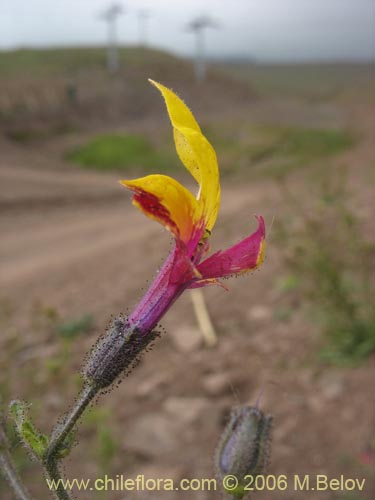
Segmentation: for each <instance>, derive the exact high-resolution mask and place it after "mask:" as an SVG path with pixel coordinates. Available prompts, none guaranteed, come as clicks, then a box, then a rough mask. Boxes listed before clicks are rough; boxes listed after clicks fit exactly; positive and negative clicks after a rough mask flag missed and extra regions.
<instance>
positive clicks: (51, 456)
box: [42, 383, 100, 500]
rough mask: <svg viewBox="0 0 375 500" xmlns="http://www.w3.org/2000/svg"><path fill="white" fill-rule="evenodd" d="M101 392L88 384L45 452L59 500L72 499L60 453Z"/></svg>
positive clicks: (44, 464)
mask: <svg viewBox="0 0 375 500" xmlns="http://www.w3.org/2000/svg"><path fill="white" fill-rule="evenodd" d="M99 390H100V388H98V387H97V386H95V385H92V384H87V383H86V385H85V386H84V387H83V389H82V391H81V393H80V394H79V396H78V398H77V400H76V401H75V403H74V405H73V407H72V408H71V410H70V411H69V412H68V413H66V415H65V416H64V417H63V418H62V422H61V424H59V425H58V426H57V427H56V429H55V431H54V432H53V434H52V437H51V440H50V443H49V445H48V447H47V449H46V451H45V454H44V457H43V460H42V463H43V466H44V468H45V471H46V474H47V476H48V478H49V479H50V483H51V485H53V486H54V488H55V489H54V494H55V497H56V498H58V499H59V500H71V499H72V496H71V494H70V492H69V491H67V490H66V489H65V488H64V484H63V480H62V476H61V474H60V471H59V461H60V459H61V458H62V456H61V454H60V452H61V451H62V449H63V448H64V446H65V444H66V439H67V438H68V436H69V434H70V433H71V431H72V430H73V429H74V427H75V425H76V424H77V422H78V420H79V419H80V417H81V416H82V414H83V412H84V411H85V410H86V408H87V407H88V406H89V404H90V403H91V401H92V400H93V399H94V397H95V396H96V394H97V393H98V392H99Z"/></svg>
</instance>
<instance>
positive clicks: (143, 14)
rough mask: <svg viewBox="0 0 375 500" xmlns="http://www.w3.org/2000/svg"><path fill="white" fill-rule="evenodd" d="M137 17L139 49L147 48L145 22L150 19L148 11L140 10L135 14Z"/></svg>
mask: <svg viewBox="0 0 375 500" xmlns="http://www.w3.org/2000/svg"><path fill="white" fill-rule="evenodd" d="M137 17H138V36H139V45H140V46H141V47H146V46H147V22H148V20H149V19H150V11H149V10H147V9H140V10H139V11H138V12H137Z"/></svg>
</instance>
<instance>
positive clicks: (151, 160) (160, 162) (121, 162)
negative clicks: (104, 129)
mask: <svg viewBox="0 0 375 500" xmlns="http://www.w3.org/2000/svg"><path fill="white" fill-rule="evenodd" d="M66 159H68V160H69V161H72V162H74V163H77V164H79V165H81V166H83V167H89V168H95V169H98V170H134V169H138V170H139V169H144V171H147V172H148V173H149V172H150V171H151V170H152V171H154V172H160V171H168V170H170V169H171V168H172V169H173V167H174V166H175V165H176V162H177V158H176V157H175V156H172V155H171V154H170V153H169V152H168V151H166V150H164V149H163V148H162V149H161V150H159V149H158V148H156V147H154V146H153V145H152V144H151V143H150V142H149V141H148V140H147V139H145V138H144V137H142V136H138V135H120V134H108V135H107V134H106V135H100V136H97V137H95V138H94V139H92V140H90V141H89V142H88V143H87V144H85V145H83V146H81V147H79V148H77V149H75V150H73V151H70V152H69V153H68V154H67V155H66Z"/></svg>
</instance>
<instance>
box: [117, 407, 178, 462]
mask: <svg viewBox="0 0 375 500" xmlns="http://www.w3.org/2000/svg"><path fill="white" fill-rule="evenodd" d="M179 443H180V430H179V427H178V425H177V424H176V423H175V422H174V421H173V419H172V418H171V417H170V416H166V415H163V414H161V413H148V414H147V415H141V416H139V417H137V418H135V419H134V421H133V422H132V423H131V425H129V428H128V430H127V432H126V433H125V438H124V441H123V444H124V447H125V449H127V448H129V449H132V450H134V451H137V452H139V453H142V454H144V455H145V456H155V457H158V456H160V455H162V454H163V453H169V452H171V451H173V450H175V449H176V448H178V445H179Z"/></svg>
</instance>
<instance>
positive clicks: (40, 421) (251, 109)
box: [0, 84, 375, 500]
mask: <svg viewBox="0 0 375 500" xmlns="http://www.w3.org/2000/svg"><path fill="white" fill-rule="evenodd" d="M151 92H152V91H151ZM204 92H206V93H207V95H208V94H209V88H205V89H204ZM241 92H243V90H241ZM180 94H181V95H183V89H182V90H181V91H180ZM229 94H230V92H229ZM153 95H154V99H155V100H157V99H158V96H157V95H156V94H153ZM241 95H242V94H241ZM243 95H245V94H243ZM250 96H252V97H250ZM226 97H227V96H225V95H224V94H223V95H222V99H225V98H226ZM228 99H229V97H228ZM201 100H202V101H203V100H204V99H203V98H202V96H201ZM189 103H190V105H191V107H192V108H193V109H195V106H194V101H189ZM218 108H220V106H218ZM223 108H224V109H223V110H220V109H217V110H213V109H211V110H207V114H204V112H203V113H202V114H204V116H205V119H206V121H208V122H210V123H211V122H214V121H215V120H219V121H220V120H221V121H225V120H226V121H230V120H234V118H233V117H237V118H238V116H241V115H243V116H248V117H249V116H251V117H252V118H251V119H252V120H254V121H258V122H259V121H262V122H263V123H266V122H272V123H285V122H287V123H288V124H293V125H295V124H308V125H311V124H316V123H323V124H324V123H325V124H327V123H328V122H329V123H330V124H332V123H336V124H337V123H338V124H340V126H342V127H346V126H350V127H352V128H354V129H355V130H356V131H358V133H359V134H360V136H361V139H360V141H358V143H357V144H356V145H355V146H354V147H353V148H352V149H351V150H349V151H348V152H345V153H343V154H342V155H340V156H338V157H337V158H335V159H334V160H332V165H333V166H332V168H339V167H340V165H342V164H345V165H346V166H347V167H348V168H349V179H350V182H351V187H352V191H353V200H354V209H355V210H356V211H357V212H358V214H359V216H360V217H361V221H362V227H363V230H364V231H366V232H368V231H371V229H373V220H372V218H371V203H372V199H371V197H372V192H371V187H370V185H369V179H370V178H371V177H370V176H371V164H372V165H373V159H374V146H373V144H374V143H373V140H374V137H373V130H372V129H371V120H372V118H373V111H374V107H373V101H372V97H371V95H370V93H369V92H368V91H366V92H361V91H360V90H358V89H357V88H356V87H355V85H354V84H352V86H351V87H350V88H349V90H348V89H346V92H344V93H343V94H340V97H336V96H333V97H329V98H327V97H325V98H323V97H322V98H321V99H320V100H318V102H317V101H316V100H315V101H314V100H313V99H311V100H309V99H307V98H306V97H305V96H303V95H302V96H301V95H290V94H287V95H286V94H283V93H280V94H278V93H275V92H269V93H266V94H265V95H257V96H255V95H253V94H252V91H250V90H249V98H247V99H244V98H243V96H242V97H240V98H239V97H238V95H236V97H235V99H233V100H232V101H231V105H228V103H227V104H226V105H225V106H224V107H223ZM158 113H159V114H160V117H161V118H160V117H159V114H158ZM163 113H164V111H163V108H162V105H160V108H157V112H155V111H153V114H152V116H147V113H146V115H144V116H143V115H142V116H140V117H139V119H136V118H135V117H134V116H133V117H132V120H131V121H130V122H129V123H128V124H125V127H124V128H125V129H126V130H133V129H134V130H135V129H136V130H137V131H142V130H145V131H146V130H150V128H151V129H152V128H153V127H155V128H157V127H159V126H162V127H164V128H165V130H166V131H168V124H167V122H166V121H164V115H163ZM196 115H197V116H199V110H197V112H196ZM237 118H236V119H237ZM234 123H235V121H234ZM111 127H112V126H111ZM116 127H117V128H118V125H116ZM98 128H100V129H101V130H105V129H106V125H105V124H103V125H102V126H101V127H98V125H97V124H95V126H93V128H92V129H90V130H86V131H84V132H75V131H74V132H70V133H68V134H67V135H66V136H64V137H53V138H51V139H49V140H42V141H36V142H32V143H30V144H21V145H19V144H17V143H15V142H12V141H11V140H9V139H8V138H6V137H3V138H2V139H1V142H0V149H1V157H0V183H1V194H0V207H1V246H0V259H1V311H2V315H1V322H2V334H1V337H0V364H1V374H0V377H1V388H2V392H3V398H4V399H5V401H9V400H10V399H12V398H19V399H24V400H26V401H28V402H30V403H31V405H32V406H31V413H32V415H33V417H34V419H35V422H36V423H37V425H38V427H39V428H40V429H42V430H43V431H44V432H48V431H49V430H50V428H51V426H52V425H53V422H54V421H55V420H56V418H57V417H58V415H59V414H61V412H63V411H64V410H65V409H66V408H67V406H68V405H69V401H72V399H73V398H74V397H75V395H76V393H77V388H78V387H79V378H78V377H77V376H76V375H74V374H75V373H77V372H79V370H80V366H81V363H82V359H83V357H84V356H85V353H86V352H87V351H88V350H89V348H90V346H91V345H92V344H93V343H94V342H95V340H96V338H97V337H98V336H99V335H100V334H101V333H102V332H103V330H104V329H105V327H106V325H107V323H108V321H109V320H110V318H111V316H115V315H117V314H119V313H120V312H127V311H130V310H131V309H132V308H133V307H134V305H135V304H136V302H137V300H138V299H139V298H140V297H141V295H142V293H143V292H144V290H145V289H146V288H147V286H148V284H149V282H150V280H151V279H152V278H153V276H154V275H155V272H156V270H157V268H158V267H159V266H160V265H161V263H162V262H163V260H164V258H165V256H166V254H167V252H168V249H169V246H170V241H169V237H168V235H167V233H166V232H165V231H164V230H163V229H162V228H161V227H160V226H158V225H157V224H155V223H153V222H152V221H149V220H146V218H145V217H144V216H143V215H142V214H140V213H139V212H138V211H137V210H136V209H135V208H134V207H132V205H131V200H130V196H129V195H128V194H127V193H126V192H125V190H124V189H123V188H122V187H121V186H120V185H119V184H118V182H117V181H118V179H119V178H121V174H118V173H100V172H95V171H89V170H84V169H80V168H78V167H77V166H74V165H71V164H67V163H66V162H65V161H64V160H63V159H62V157H61V152H62V151H64V150H65V149H66V147H67V145H68V144H70V143H74V142H77V141H78V140H82V138H83V137H86V135H90V134H92V133H93V132H97V130H98ZM108 128H110V127H108ZM112 128H113V127H112ZM80 134H81V135H80ZM171 140H172V139H171ZM219 160H220V158H219ZM181 168H182V167H181ZM185 179H187V184H188V185H189V180H188V177H186V178H185ZM287 182H288V186H289V188H290V189H292V190H295V191H296V192H299V193H303V192H306V196H309V185H308V183H307V177H305V175H304V172H303V171H297V172H295V173H292V174H291V175H290V176H288V180H287ZM190 187H192V188H193V186H190ZM222 194H223V196H222V206H221V210H220V216H219V219H218V222H217V226H216V227H215V231H214V236H213V239H212V247H213V249H219V248H225V247H227V246H229V245H230V244H231V243H232V242H235V241H238V240H239V239H240V238H242V237H244V236H245V235H247V234H248V233H249V232H250V231H252V230H253V229H254V228H255V221H254V219H252V215H253V214H254V213H259V214H263V215H264V216H265V218H266V222H267V227H268V228H270V227H271V225H272V224H273V227H272V229H271V230H270V234H269V239H268V253H267V259H266V261H265V264H264V265H263V267H262V268H261V269H260V270H259V271H257V272H255V273H253V274H252V275H246V276H244V277H241V278H238V279H232V280H230V281H228V282H227V283H226V284H227V285H228V287H229V291H228V292H226V291H224V290H223V289H221V288H206V289H205V290H204V296H205V299H206V302H207V307H208V309H209V312H210V315H211V318H212V321H213V324H214V326H215V328H216V330H217V334H218V338H219V342H218V345H217V346H216V347H214V348H207V347H205V346H204V344H203V342H202V339H201V336H200V333H199V329H198V326H197V320H196V317H195V315H194V311H193V307H192V302H191V298H190V295H189V292H187V293H185V294H184V295H183V296H182V297H181V298H180V299H179V300H178V302H177V303H176V304H175V305H174V306H173V308H172V309H171V310H170V311H169V312H168V314H167V315H166V316H165V318H164V319H163V321H162V326H163V328H164V329H165V333H164V334H163V335H162V337H161V339H160V340H159V341H157V342H156V345H155V347H154V349H153V350H152V351H151V352H149V353H147V354H146V355H145V356H144V357H143V359H142V361H141V363H140V365H139V366H138V367H137V368H136V369H135V370H134V371H133V373H132V374H131V376H129V377H128V378H126V379H125V380H124V381H123V382H122V383H121V384H120V385H119V387H116V388H114V389H113V390H112V391H110V392H109V393H108V394H106V395H105V396H103V397H102V398H101V399H100V401H98V402H97V404H96V405H95V406H94V409H93V410H91V411H90V412H89V413H88V417H87V418H86V420H85V423H84V424H82V426H81V427H80V428H79V433H78V440H79V446H76V447H75V448H74V449H73V451H72V454H71V456H70V457H69V459H67V460H66V461H65V468H66V475H67V477H69V478H73V477H77V478H96V477H102V476H104V475H105V474H107V475H108V477H111V478H115V477H116V475H121V474H122V475H124V476H125V477H135V476H137V475H138V474H144V476H145V477H156V478H158V477H159V478H172V479H174V480H175V481H176V482H177V481H179V480H180V479H181V478H211V477H214V471H213V467H212V461H213V454H214V451H215V447H216V444H217V441H218V437H219V435H220V433H221V430H222V429H223V426H224V424H225V422H226V419H227V417H228V414H229V412H230V408H231V407H232V406H236V405H239V404H245V403H249V404H255V402H256V400H257V398H258V396H259V394H260V392H262V397H261V402H260V406H261V408H262V409H263V410H264V412H266V413H271V414H272V415H273V416H274V427H273V440H272V452H271V463H270V468H269V473H270V474H274V475H276V476H279V475H282V474H286V475H287V478H288V488H287V490H286V491H264V492H259V493H257V494H256V498H259V500H261V499H264V500H266V499H278V500H283V499H286V500H297V499H304V500H318V499H319V500H336V499H339V500H360V499H363V500H364V499H368V500H369V499H370V498H374V497H373V496H372V495H373V491H374V490H373V489H372V488H373V487H374V473H373V466H374V462H373V461H372V462H371V460H370V461H368V463H365V461H364V460H363V456H364V452H367V451H368V450H369V446H371V442H372V440H373V439H374V428H373V426H374V380H375V378H374V376H375V365H374V363H375V358H374V357H370V358H369V359H368V360H367V361H365V362H363V363H362V364H360V365H357V366H355V367H346V368H345V367H334V366H329V365H328V366H327V365H326V364H323V363H322V362H321V361H320V360H319V356H318V351H319V346H320V342H321V332H320V330H319V327H318V326H317V325H316V324H314V323H313V322H311V321H309V319H308V317H307V316H306V310H305V308H304V307H302V306H301V304H300V303H297V304H295V305H294V306H293V307H292V314H291V316H290V318H288V320H287V321H286V320H281V319H280V318H278V317H277V314H275V312H276V311H277V310H278V308H279V307H280V304H281V305H282V304H283V303H284V302H283V301H284V300H285V299H284V296H283V293H282V291H280V289H279V288H278V287H277V279H278V278H279V277H281V276H283V275H284V272H285V271H284V269H283V260H282V258H281V252H280V249H279V248H278V244H279V243H278V242H277V240H276V239H274V238H273V234H274V233H273V231H274V229H275V225H277V224H278V220H280V219H283V217H284V216H285V217H286V216H287V212H286V211H285V210H284V205H285V202H284V199H283V196H282V193H281V191H280V189H279V187H278V184H277V182H276V181H275V179H273V178H272V177H259V176H257V177H256V178H254V179H252V178H251V176H250V177H246V178H244V179H243V180H241V179H240V180H235V179H234V180H231V179H226V178H224V180H223V183H222ZM273 219H274V221H273ZM333 238H334V235H333ZM83 315H90V316H91V317H92V318H93V324H92V325H91V327H90V328H89V329H88V331H87V332H86V333H82V334H80V335H77V336H76V337H75V338H74V339H73V340H69V339H66V338H61V336H59V335H57V334H56V328H55V326H56V324H57V323H59V322H60V323H61V322H63V321H64V322H67V321H73V320H75V319H76V318H81V317H82V316H83ZM14 444H15V447H16V451H17V456H18V462H19V465H20V467H21V470H22V474H23V476H24V477H25V480H26V481H27V483H28V484H29V485H30V489H31V491H32V492H33V494H34V495H35V498H38V499H44V498H48V491H47V489H46V487H45V485H44V484H43V479H42V478H41V476H40V475H39V468H38V465H36V464H34V465H28V463H27V460H26V459H25V457H24V453H23V450H20V449H19V448H20V446H19V444H17V440H16V439H15V440H14ZM370 458H371V457H370ZM306 474H309V475H310V476H311V477H312V478H314V477H315V476H316V475H317V474H325V475H327V476H328V477H329V478H340V476H341V475H343V476H344V477H345V478H359V479H361V478H365V479H366V483H365V488H364V491H363V492H359V491H358V490H355V491H313V490H310V491H295V488H294V487H293V481H294V477H295V475H299V476H300V477H301V478H302V477H303V476H305V475H306ZM312 481H313V479H312ZM0 488H1V489H0V492H1V498H4V500H6V499H8V498H10V496H9V494H8V492H7V490H6V485H5V484H3V483H1V484H0ZM76 494H77V498H78V497H79V498H82V499H85V498H90V499H91V498H92V499H96V498H98V499H100V498H103V499H109V500H112V499H113V500H115V499H122V498H124V499H125V498H134V499H135V498H137V499H138V498H139V499H142V500H143V499H144V500H146V499H149V498H150V499H151V498H152V499H155V500H156V499H164V498H165V499H171V500H172V499H173V500H174V499H176V500H177V499H180V498H187V499H197V500H209V499H217V498H220V497H221V496H220V493H219V492H209V491H194V492H192V491H190V492H181V491H180V492H178V493H176V492H160V491H159V492H158V491H152V492H132V493H124V492H106V493H103V492H102V493H100V492H93V491H89V492H77V491H76Z"/></svg>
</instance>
